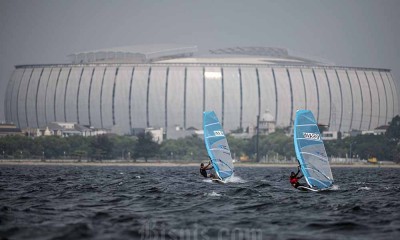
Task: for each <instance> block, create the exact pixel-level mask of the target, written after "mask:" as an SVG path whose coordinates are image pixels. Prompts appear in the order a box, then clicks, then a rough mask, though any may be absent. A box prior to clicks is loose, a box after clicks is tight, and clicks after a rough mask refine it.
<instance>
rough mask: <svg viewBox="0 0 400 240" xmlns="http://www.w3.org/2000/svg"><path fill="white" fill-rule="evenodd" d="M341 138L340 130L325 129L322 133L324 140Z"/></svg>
mask: <svg viewBox="0 0 400 240" xmlns="http://www.w3.org/2000/svg"><path fill="white" fill-rule="evenodd" d="M338 138H339V132H337V131H324V132H323V133H322V140H324V141H330V140H337V139H338Z"/></svg>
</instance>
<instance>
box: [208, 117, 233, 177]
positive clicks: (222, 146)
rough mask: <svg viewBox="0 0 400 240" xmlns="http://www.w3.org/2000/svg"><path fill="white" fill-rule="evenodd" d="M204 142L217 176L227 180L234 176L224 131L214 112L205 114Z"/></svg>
mask: <svg viewBox="0 0 400 240" xmlns="http://www.w3.org/2000/svg"><path fill="white" fill-rule="evenodd" d="M203 129H204V142H205V144H206V148H207V152H208V156H210V158H211V162H212V165H213V167H214V169H215V172H216V174H217V175H218V177H219V178H220V179H221V180H223V181H224V180H226V179H227V178H229V177H231V176H232V174H233V169H234V167H233V160H232V156H231V151H230V149H229V146H228V141H227V140H226V137H225V134H224V130H223V129H222V126H221V123H220V122H219V120H218V118H217V115H215V112H214V111H211V112H204V113H203Z"/></svg>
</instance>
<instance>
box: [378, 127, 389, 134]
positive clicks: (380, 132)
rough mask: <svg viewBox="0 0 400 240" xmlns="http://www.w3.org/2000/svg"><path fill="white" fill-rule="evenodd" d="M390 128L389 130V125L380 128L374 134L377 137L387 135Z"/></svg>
mask: <svg viewBox="0 0 400 240" xmlns="http://www.w3.org/2000/svg"><path fill="white" fill-rule="evenodd" d="M388 128H389V126H388V125H383V126H379V127H377V128H375V129H374V134H375V135H385V134H386V131H387V130H388Z"/></svg>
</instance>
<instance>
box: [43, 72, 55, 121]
mask: <svg viewBox="0 0 400 240" xmlns="http://www.w3.org/2000/svg"><path fill="white" fill-rule="evenodd" d="M52 73H53V68H51V69H50V73H49V78H48V79H47V83H46V90H45V94H44V103H45V104H47V89H48V88H49V82H50V77H51V74H52ZM44 120H45V123H46V124H47V123H48V121H47V107H46V106H45V107H44Z"/></svg>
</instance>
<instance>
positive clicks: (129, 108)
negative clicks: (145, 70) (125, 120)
mask: <svg viewBox="0 0 400 240" xmlns="http://www.w3.org/2000/svg"><path fill="white" fill-rule="evenodd" d="M134 72H135V67H133V68H132V73H131V81H130V83H129V106H128V111H129V132H130V133H132V116H131V112H132V105H131V104H132V103H131V100H132V83H133V75H134Z"/></svg>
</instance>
